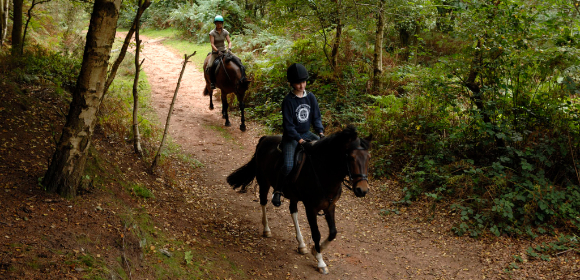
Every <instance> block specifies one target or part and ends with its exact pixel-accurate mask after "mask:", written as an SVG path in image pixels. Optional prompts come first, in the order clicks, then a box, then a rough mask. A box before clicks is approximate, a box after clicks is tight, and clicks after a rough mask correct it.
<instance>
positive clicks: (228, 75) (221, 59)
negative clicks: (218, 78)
mask: <svg viewBox="0 0 580 280" xmlns="http://www.w3.org/2000/svg"><path fill="white" fill-rule="evenodd" d="M224 56H225V54H224V55H221V56H220V61H221V63H222V68H224V73H226V76H227V77H228V80H229V81H230V82H231V81H232V78H230V74H228V71H227V70H226V64H225V63H224Z"/></svg>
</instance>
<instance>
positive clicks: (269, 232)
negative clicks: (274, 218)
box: [262, 231, 272, 238]
mask: <svg viewBox="0 0 580 280" xmlns="http://www.w3.org/2000/svg"><path fill="white" fill-rule="evenodd" d="M262 235H263V236H264V237H268V238H270V237H272V232H271V231H264V233H263V234H262Z"/></svg>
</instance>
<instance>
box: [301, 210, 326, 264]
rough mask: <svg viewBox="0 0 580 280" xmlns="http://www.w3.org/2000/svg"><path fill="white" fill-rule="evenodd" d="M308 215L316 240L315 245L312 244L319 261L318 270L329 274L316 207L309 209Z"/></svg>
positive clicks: (313, 253)
mask: <svg viewBox="0 0 580 280" xmlns="http://www.w3.org/2000/svg"><path fill="white" fill-rule="evenodd" d="M306 217H307V218H308V224H309V225H310V232H311V233H312V241H314V246H312V255H314V257H316V261H318V271H320V273H322V274H328V267H327V266H326V263H325V262H324V260H323V259H322V253H321V252H322V250H321V247H320V230H318V221H317V219H316V211H315V210H314V209H307V210H306Z"/></svg>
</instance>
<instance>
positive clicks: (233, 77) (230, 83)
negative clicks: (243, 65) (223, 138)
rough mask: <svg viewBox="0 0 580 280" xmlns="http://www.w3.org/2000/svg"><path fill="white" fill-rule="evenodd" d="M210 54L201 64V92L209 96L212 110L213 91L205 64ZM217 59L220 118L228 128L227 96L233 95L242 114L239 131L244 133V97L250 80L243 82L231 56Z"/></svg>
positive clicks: (240, 72) (238, 68)
mask: <svg viewBox="0 0 580 280" xmlns="http://www.w3.org/2000/svg"><path fill="white" fill-rule="evenodd" d="M210 56H211V53H210V54H208V56H207V57H206V58H205V61H204V62H203V69H204V77H205V89H204V90H203V94H204V95H209V108H210V109H211V110H213V89H211V87H210V79H209V73H208V71H206V70H205V69H207V64H208V61H209V58H210ZM217 59H219V60H220V63H219V65H218V66H217V71H216V83H215V86H216V88H219V89H220V91H221V99H222V117H223V118H224V119H226V124H225V126H230V125H231V124H230V119H229V117H228V94H229V93H232V92H233V93H235V94H236V96H237V98H238V103H239V104H240V111H241V113H242V124H241V125H240V130H241V131H246V124H245V117H244V106H245V104H244V95H245V94H246V91H247V90H248V86H249V85H250V82H251V81H250V80H248V79H246V80H244V81H243V82H242V81H241V78H242V71H241V70H240V67H238V66H237V65H236V64H235V63H234V62H233V61H232V60H233V59H235V58H234V57H233V56H232V55H231V54H229V53H227V54H226V55H222V56H220V57H218V58H217Z"/></svg>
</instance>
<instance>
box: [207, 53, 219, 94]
mask: <svg viewBox="0 0 580 280" xmlns="http://www.w3.org/2000/svg"><path fill="white" fill-rule="evenodd" d="M219 63H220V61H219V59H218V58H216V59H215V60H214V61H213V63H212V65H211V67H210V68H209V81H210V85H209V86H210V87H211V89H215V71H216V68H217V67H218V65H219Z"/></svg>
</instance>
